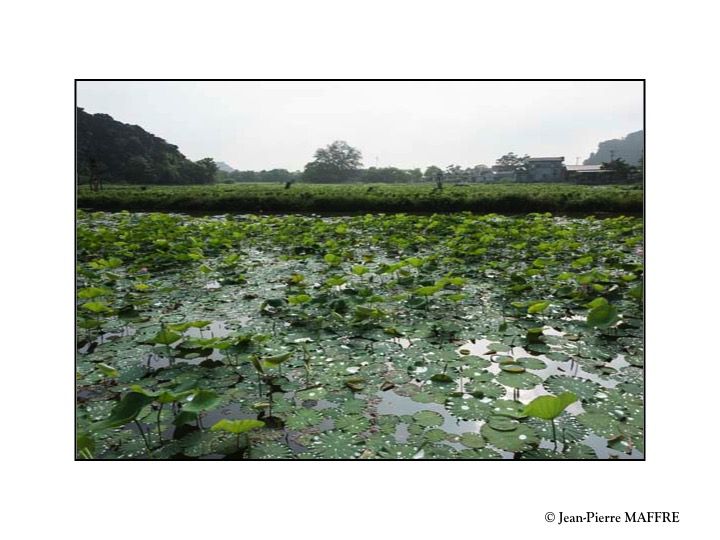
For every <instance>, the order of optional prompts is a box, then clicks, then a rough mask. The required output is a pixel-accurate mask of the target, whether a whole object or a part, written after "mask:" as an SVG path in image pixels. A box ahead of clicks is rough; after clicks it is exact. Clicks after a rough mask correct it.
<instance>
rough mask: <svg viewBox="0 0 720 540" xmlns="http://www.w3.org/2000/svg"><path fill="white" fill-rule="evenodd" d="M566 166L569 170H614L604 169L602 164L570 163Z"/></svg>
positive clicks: (586, 171)
mask: <svg viewBox="0 0 720 540" xmlns="http://www.w3.org/2000/svg"><path fill="white" fill-rule="evenodd" d="M565 168H566V169H567V170H568V172H581V173H588V172H612V171H610V170H607V169H603V168H602V165H568V166H567V167H565Z"/></svg>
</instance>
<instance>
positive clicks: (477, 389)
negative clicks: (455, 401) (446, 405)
mask: <svg viewBox="0 0 720 540" xmlns="http://www.w3.org/2000/svg"><path fill="white" fill-rule="evenodd" d="M465 391H466V392H468V393H469V394H472V395H473V397H476V398H478V399H482V398H490V399H496V398H499V397H502V396H504V395H505V392H506V391H505V388H503V387H502V386H500V385H499V384H497V383H494V382H470V383H468V384H467V385H465Z"/></svg>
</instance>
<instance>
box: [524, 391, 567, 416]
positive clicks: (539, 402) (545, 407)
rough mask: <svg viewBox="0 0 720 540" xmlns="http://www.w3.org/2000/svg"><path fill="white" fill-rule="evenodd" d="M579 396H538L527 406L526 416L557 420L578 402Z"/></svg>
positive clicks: (565, 393) (564, 394) (563, 394)
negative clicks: (570, 406)
mask: <svg viewBox="0 0 720 540" xmlns="http://www.w3.org/2000/svg"><path fill="white" fill-rule="evenodd" d="M577 399H578V398H577V396H576V395H575V394H573V393H572V392H563V393H562V394H560V395H557V396H538V397H536V398H535V399H533V400H532V401H531V402H530V403H528V404H527V405H526V406H525V414H527V415H528V416H534V417H535V418H542V419H543V420H552V419H553V418H557V417H558V416H560V414H561V413H562V412H563V411H564V410H565V408H566V407H567V406H568V405H570V404H571V403H575V402H576V401H577Z"/></svg>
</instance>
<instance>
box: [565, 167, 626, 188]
mask: <svg viewBox="0 0 720 540" xmlns="http://www.w3.org/2000/svg"><path fill="white" fill-rule="evenodd" d="M566 168H567V179H568V182H573V183H575V184H612V183H614V180H615V175H614V174H613V171H609V170H607V169H603V168H602V165H568V166H567V167H566Z"/></svg>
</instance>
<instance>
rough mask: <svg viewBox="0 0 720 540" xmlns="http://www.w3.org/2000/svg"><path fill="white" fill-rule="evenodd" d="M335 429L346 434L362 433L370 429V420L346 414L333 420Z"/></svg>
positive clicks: (357, 415)
mask: <svg viewBox="0 0 720 540" xmlns="http://www.w3.org/2000/svg"><path fill="white" fill-rule="evenodd" d="M335 429H339V430H341V431H347V432H348V433H362V432H363V431H367V430H368V429H370V420H369V419H368V418H366V417H365V416H361V415H359V414H346V415H343V416H340V417H338V418H337V419H336V420H335Z"/></svg>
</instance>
